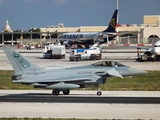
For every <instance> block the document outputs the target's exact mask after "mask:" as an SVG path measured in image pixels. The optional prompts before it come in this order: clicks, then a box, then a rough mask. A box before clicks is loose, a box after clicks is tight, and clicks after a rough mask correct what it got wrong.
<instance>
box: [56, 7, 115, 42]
mask: <svg viewBox="0 0 160 120" xmlns="http://www.w3.org/2000/svg"><path fill="white" fill-rule="evenodd" d="M117 13H118V10H117V9H116V10H115V11H114V14H113V16H112V18H111V20H110V23H109V25H108V27H107V28H106V29H105V30H104V31H102V32H73V33H63V34H62V35H61V36H60V37H59V41H60V42H61V43H63V44H68V43H75V42H82V43H90V42H91V41H92V42H93V40H94V39H98V38H101V39H102V38H104V41H102V42H107V39H108V41H110V40H112V39H113V38H114V37H116V30H115V29H116V24H117ZM92 44H93V43H92Z"/></svg>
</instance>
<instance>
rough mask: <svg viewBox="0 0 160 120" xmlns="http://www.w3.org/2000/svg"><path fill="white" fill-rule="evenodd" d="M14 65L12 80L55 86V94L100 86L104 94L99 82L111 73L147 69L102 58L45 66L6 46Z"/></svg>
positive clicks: (45, 86) (127, 73)
mask: <svg viewBox="0 0 160 120" xmlns="http://www.w3.org/2000/svg"><path fill="white" fill-rule="evenodd" d="M3 49H4V51H5V53H6V55H7V57H8V59H9V61H10V63H11V65H12V67H13V69H14V75H13V76H12V82H13V83H21V84H26V85H33V86H34V87H35V88H45V89H53V91H52V94H53V95H59V94H60V91H62V92H63V94H64V95H68V94H69V93H70V89H74V88H86V87H97V88H98V91H97V95H101V94H102V93H101V91H100V88H99V84H104V83H105V82H106V79H107V78H108V77H111V76H116V77H120V78H123V77H124V76H134V75H139V74H144V73H146V72H145V71H142V70H139V69H135V68H131V67H128V66H125V65H123V64H121V63H119V62H116V61H100V62H97V63H95V64H90V65H85V66H79V67H71V68H59V69H52V70H45V69H44V68H41V67H39V66H37V65H36V64H34V63H33V62H31V61H29V60H28V59H27V58H25V57H24V56H22V55H21V54H20V53H18V52H17V51H15V50H14V49H12V48H11V47H8V46H4V47H3Z"/></svg>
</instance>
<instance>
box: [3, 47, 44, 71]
mask: <svg viewBox="0 0 160 120" xmlns="http://www.w3.org/2000/svg"><path fill="white" fill-rule="evenodd" d="M3 50H4V51H5V53H6V55H7V57H8V59H9V61H10V63H11V65H12V67H13V69H14V71H15V72H22V71H30V72H31V71H40V70H43V68H40V67H39V66H37V65H36V64H34V63H33V62H31V61H29V60H28V59H27V58H25V57H24V56H23V55H21V54H20V53H18V52H17V51H15V50H14V49H12V48H11V47H9V46H3Z"/></svg>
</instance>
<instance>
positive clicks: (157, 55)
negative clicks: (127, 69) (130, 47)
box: [137, 40, 160, 61]
mask: <svg viewBox="0 0 160 120" xmlns="http://www.w3.org/2000/svg"><path fill="white" fill-rule="evenodd" d="M137 49H138V50H139V51H138V52H140V49H147V50H146V51H145V52H144V54H143V55H140V54H139V53H138V58H137V61H160V40H158V41H157V42H155V44H154V46H153V47H152V48H146V47H138V48H137Z"/></svg>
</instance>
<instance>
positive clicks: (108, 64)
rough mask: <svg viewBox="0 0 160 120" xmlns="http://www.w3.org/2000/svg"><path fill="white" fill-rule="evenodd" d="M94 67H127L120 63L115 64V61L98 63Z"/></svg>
mask: <svg viewBox="0 0 160 120" xmlns="http://www.w3.org/2000/svg"><path fill="white" fill-rule="evenodd" d="M92 65H93V66H106V67H126V66H125V65H123V64H121V63H119V62H115V61H101V62H97V63H95V64H92Z"/></svg>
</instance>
